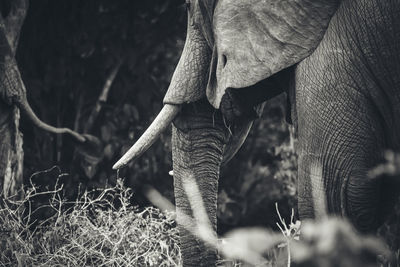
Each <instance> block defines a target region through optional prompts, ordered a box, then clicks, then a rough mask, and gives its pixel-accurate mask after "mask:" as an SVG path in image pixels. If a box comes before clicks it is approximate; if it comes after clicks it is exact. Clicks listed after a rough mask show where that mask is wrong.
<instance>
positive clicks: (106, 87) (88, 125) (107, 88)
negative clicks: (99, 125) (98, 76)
mask: <svg viewBox="0 0 400 267" xmlns="http://www.w3.org/2000/svg"><path fill="white" fill-rule="evenodd" d="M123 61H124V60H123V59H122V58H120V59H118V61H117V62H116V64H115V65H114V67H113V68H112V69H111V71H110V74H109V75H108V77H107V79H106V82H105V83H104V86H103V90H102V91H101V93H100V96H99V99H98V100H97V102H96V105H95V107H94V109H93V110H92V112H91V113H90V116H89V118H88V120H87V122H86V123H85V127H84V130H83V132H84V133H88V132H89V131H90V129H91V128H92V127H93V124H94V122H95V121H96V119H97V117H98V116H99V114H100V111H101V108H102V106H103V103H105V102H107V98H108V94H109V92H110V89H111V86H112V84H113V82H114V80H115V77H116V76H117V74H118V71H119V69H120V67H121V65H122V63H123Z"/></svg>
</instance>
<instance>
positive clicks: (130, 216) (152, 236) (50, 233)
mask: <svg viewBox="0 0 400 267" xmlns="http://www.w3.org/2000/svg"><path fill="white" fill-rule="evenodd" d="M60 192H62V187H61V186H59V187H56V188H55V189H54V190H53V191H46V192H40V191H39V189H38V188H36V187H35V186H33V187H32V188H30V189H29V190H28V191H27V193H26V197H25V198H24V199H23V200H22V201H18V202H16V201H12V200H10V199H8V200H4V201H3V203H2V204H3V205H2V207H1V209H0V227H1V228H0V234H1V235H0V265H2V266H176V265H180V250H179V246H178V233H177V229H176V228H175V222H174V220H173V215H172V214H170V213H167V214H166V215H164V214H162V213H161V212H160V211H159V210H158V209H155V208H152V207H147V208H144V209H138V208H137V207H134V206H132V205H131V204H130V198H131V197H132V193H131V191H130V190H129V189H127V188H125V187H124V186H123V185H122V181H121V180H119V181H118V183H117V185H116V186H115V187H113V188H106V189H104V190H95V191H91V192H85V193H83V195H82V196H81V197H79V198H78V199H77V200H76V201H75V202H74V203H69V202H66V201H64V200H63V199H62V198H61V194H60ZM38 196H47V204H45V203H42V205H40V207H38V208H36V209H32V207H33V204H34V203H33V200H34V199H37V197H38ZM44 204H45V205H44ZM35 206H37V203H35ZM43 209H47V210H50V212H47V213H45V214H51V215H50V216H49V217H48V218H42V219H41V220H40V219H39V220H38V219H33V218H35V216H34V215H35V214H36V213H40V214H43Z"/></svg>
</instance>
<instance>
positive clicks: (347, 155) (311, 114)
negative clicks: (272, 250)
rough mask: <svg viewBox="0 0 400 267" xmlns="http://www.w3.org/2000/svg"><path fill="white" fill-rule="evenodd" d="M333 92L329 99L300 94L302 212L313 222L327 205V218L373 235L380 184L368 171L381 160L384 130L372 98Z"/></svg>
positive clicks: (375, 225) (300, 186) (300, 208)
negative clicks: (340, 217)
mask: <svg viewBox="0 0 400 267" xmlns="http://www.w3.org/2000/svg"><path fill="white" fill-rule="evenodd" d="M303 89H304V88H303ZM336 89H337V88H336ZM347 89H349V88H347ZM347 89H345V90H347ZM326 91H328V90H326ZM332 91H333V92H331V95H330V96H329V97H328V96H326V95H325V96H323V95H321V94H322V93H321V94H308V93H307V94H297V101H298V102H297V103H298V106H297V111H298V118H299V122H298V124H299V125H298V131H299V132H298V134H299V169H298V177H299V188H298V189H299V213H300V216H301V217H303V218H304V217H314V216H315V215H318V213H319V214H321V210H318V209H321V208H324V207H323V206H322V205H323V204H320V205H319V204H318V203H324V202H325V203H326V208H327V211H328V212H329V213H336V214H342V215H344V216H347V217H348V218H349V219H350V220H351V221H352V223H353V224H354V225H355V226H356V228H357V229H359V230H361V231H371V230H374V229H375V228H376V227H377V224H378V221H377V218H378V216H377V215H378V211H379V203H380V198H381V195H380V194H381V180H379V179H372V178H369V177H368V172H369V170H370V169H371V168H373V167H374V166H376V165H377V164H378V162H379V160H380V157H381V156H382V149H383V147H384V146H383V145H384V144H383V140H384V137H383V129H382V127H381V125H380V121H379V116H377V114H375V113H374V110H373V109H372V108H371V106H372V104H371V103H370V102H369V100H368V99H365V98H363V96H362V95H357V94H356V95H354V98H350V97H348V96H345V95H344V94H340V93H337V92H336V93H335V92H334V91H335V90H332ZM339 91H340V90H339ZM350 91H351V90H350ZM335 95H336V96H335ZM338 95H339V96H338ZM340 95H342V96H343V98H342V97H340ZM321 98H322V99H321ZM299 103H302V104H299ZM316 205H317V206H316ZM318 205H319V206H318ZM322 212H323V211H322Z"/></svg>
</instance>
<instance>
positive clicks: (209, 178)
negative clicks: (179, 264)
mask: <svg viewBox="0 0 400 267" xmlns="http://www.w3.org/2000/svg"><path fill="white" fill-rule="evenodd" d="M213 112H214V110H213V109H212V108H211V106H209V104H206V103H200V104H191V105H189V106H186V107H184V109H183V110H182V112H181V114H180V115H179V117H178V118H177V119H176V120H175V121H174V127H173V131H172V146H173V149H172V156H173V168H174V190H175V204H176V207H177V209H178V210H179V211H180V212H178V213H177V216H178V222H179V233H180V243H181V254H182V260H183V266H214V265H215V263H216V260H217V251H216V250H215V248H212V247H209V246H208V245H206V244H205V243H204V242H203V241H202V240H200V239H199V238H198V237H196V236H194V235H193V234H192V233H190V232H189V231H188V228H192V227H193V225H192V223H190V222H187V221H185V220H183V219H184V218H183V217H182V214H181V212H182V213H185V214H187V215H189V216H192V214H193V212H192V210H196V209H199V208H200V207H201V206H202V205H204V207H205V209H206V212H207V215H208V219H209V221H210V222H211V227H212V230H213V231H214V232H215V231H216V228H217V227H216V226H217V216H216V212H217V193H218V177H219V169H220V164H221V161H222V155H223V150H224V146H225V143H226V139H227V136H228V135H227V129H226V128H225V126H224V125H223V122H222V118H221V115H214V114H213ZM189 176H192V178H193V179H194V180H195V182H196V183H197V185H198V188H199V190H200V192H201V198H202V201H203V203H197V202H194V203H193V202H192V203H189V200H188V196H187V194H186V192H185V190H184V185H183V183H184V182H185V179H188V178H189ZM195 201H196V200H195ZM191 204H192V205H193V206H191Z"/></svg>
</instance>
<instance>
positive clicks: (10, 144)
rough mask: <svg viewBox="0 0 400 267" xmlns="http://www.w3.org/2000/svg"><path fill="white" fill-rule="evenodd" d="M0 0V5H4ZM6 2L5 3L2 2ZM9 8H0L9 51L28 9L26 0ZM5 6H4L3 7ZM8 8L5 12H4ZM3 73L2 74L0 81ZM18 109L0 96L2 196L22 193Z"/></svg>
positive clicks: (13, 2) (16, 1) (11, 3)
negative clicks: (0, 3)
mask: <svg viewBox="0 0 400 267" xmlns="http://www.w3.org/2000/svg"><path fill="white" fill-rule="evenodd" d="M6 2H7V1H3V3H2V4H3V5H2V8H4V7H5V6H7V3H6ZM4 3H5V4H4ZM8 6H9V7H10V9H9V10H1V12H2V15H4V16H5V17H4V19H3V18H1V22H2V23H1V24H2V25H1V26H0V27H3V29H2V30H3V32H4V33H5V35H6V37H7V40H8V44H9V45H10V48H11V50H12V52H13V53H14V54H15V51H16V49H17V46H18V39H19V34H20V30H21V27H22V24H23V21H24V18H25V15H26V12H27V9H28V0H9V1H8ZM4 9H5V8H4ZM6 12H8V14H5V13H6ZM0 86H2V87H3V86H5V84H4V77H1V85H0ZM19 118H20V116H19V110H18V108H16V107H15V106H14V105H10V103H7V102H6V101H5V99H4V98H3V96H1V97H0V140H1V141H0V193H2V194H4V196H18V195H20V194H22V184H23V177H22V173H23V172H22V170H23V157H24V152H23V149H22V142H23V141H22V133H21V132H20V131H19Z"/></svg>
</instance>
